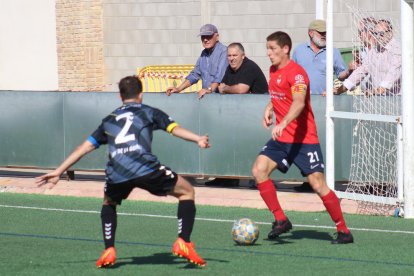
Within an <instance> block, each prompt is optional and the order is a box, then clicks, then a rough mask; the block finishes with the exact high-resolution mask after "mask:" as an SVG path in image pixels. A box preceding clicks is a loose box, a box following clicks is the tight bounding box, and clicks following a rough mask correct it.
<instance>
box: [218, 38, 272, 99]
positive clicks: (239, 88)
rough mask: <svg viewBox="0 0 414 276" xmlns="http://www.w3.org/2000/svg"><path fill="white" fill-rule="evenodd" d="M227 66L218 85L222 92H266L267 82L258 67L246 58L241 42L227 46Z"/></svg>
mask: <svg viewBox="0 0 414 276" xmlns="http://www.w3.org/2000/svg"><path fill="white" fill-rule="evenodd" d="M227 60H228V62H229V66H227V69H226V72H225V73H224V77H223V80H222V81H221V84H220V86H219V91H220V93H222V94H245V93H254V94H263V93H267V92H268V84H267V80H266V77H265V75H264V74H263V72H262V70H261V69H260V67H259V66H258V65H257V64H256V63H255V62H254V61H252V60H250V59H248V58H247V57H246V55H245V53H244V47H243V45H242V44H241V43H238V42H235V43H231V44H230V45H229V46H228V47H227Z"/></svg>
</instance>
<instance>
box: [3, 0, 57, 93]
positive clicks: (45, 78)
mask: <svg viewBox="0 0 414 276" xmlns="http://www.w3.org/2000/svg"><path fill="white" fill-rule="evenodd" d="M55 22H56V20H55V1H54V0H41V1H33V0H1V1H0V90H57V89H58V69H57V52H56V24H55Z"/></svg>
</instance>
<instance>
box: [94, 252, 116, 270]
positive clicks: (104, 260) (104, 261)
mask: <svg viewBox="0 0 414 276" xmlns="http://www.w3.org/2000/svg"><path fill="white" fill-rule="evenodd" d="M115 261H116V250H115V247H109V248H107V249H105V251H104V252H103V253H102V255H101V256H100V257H99V259H98V260H97V261H96V267H97V268H101V267H110V266H112V265H114V264H115Z"/></svg>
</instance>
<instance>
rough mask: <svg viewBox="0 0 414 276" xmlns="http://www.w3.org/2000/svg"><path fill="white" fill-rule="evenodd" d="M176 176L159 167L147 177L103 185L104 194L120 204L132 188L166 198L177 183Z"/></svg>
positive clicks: (169, 170)
mask: <svg viewBox="0 0 414 276" xmlns="http://www.w3.org/2000/svg"><path fill="white" fill-rule="evenodd" d="M177 180H178V175H177V174H176V173H175V172H173V171H172V170H171V169H170V168H168V167H165V166H162V165H161V166H160V167H159V168H158V169H157V170H155V171H154V172H152V173H149V174H147V175H144V176H141V177H138V178H135V179H132V180H129V181H126V182H122V183H116V184H108V183H106V184H105V190H104V193H105V195H106V196H107V197H109V198H110V199H111V201H114V202H116V203H118V204H119V205H120V204H121V202H122V200H123V199H126V198H127V197H128V196H129V194H130V193H131V192H132V190H133V189H134V188H141V189H144V190H146V191H148V192H150V193H151V194H153V195H156V196H166V195H167V194H168V193H170V192H171V191H172V190H173V189H174V187H175V184H176V183H177Z"/></svg>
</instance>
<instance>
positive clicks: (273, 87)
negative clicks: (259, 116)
mask: <svg viewBox="0 0 414 276" xmlns="http://www.w3.org/2000/svg"><path fill="white" fill-rule="evenodd" d="M266 48H267V55H268V57H269V59H270V62H271V63H272V65H271V66H270V79H269V94H270V98H271V100H270V102H269V104H268V105H267V106H266V108H265V111H264V115H263V125H264V127H265V128H269V127H270V126H271V125H272V124H273V113H275V115H276V123H275V125H274V127H273V129H272V138H271V139H270V140H269V141H268V142H267V144H266V145H265V146H264V147H263V149H262V151H261V152H260V153H259V155H258V157H257V159H256V161H255V163H254V164H253V168H252V173H253V176H254V178H255V180H256V183H257V184H256V185H257V187H258V189H259V191H260V195H261V197H262V198H263V200H264V202H265V203H266V205H267V207H268V208H269V210H270V211H271V212H272V213H273V215H274V217H275V222H274V223H273V225H272V230H271V231H270V232H269V234H268V238H269V239H276V238H277V237H278V236H279V235H281V234H283V233H286V232H288V231H289V230H291V229H292V224H291V222H290V221H289V219H288V218H287V217H286V215H285V213H284V212H283V210H282V208H281V206H280V204H279V201H278V198H277V193H276V188H275V185H274V183H273V181H272V180H271V179H270V174H271V173H272V172H273V171H274V170H275V169H278V170H279V171H281V172H282V173H286V172H287V171H288V169H289V167H290V166H291V164H292V163H293V164H295V165H296V166H297V167H298V168H299V169H300V171H301V173H302V175H303V176H306V177H307V179H308V181H309V183H310V185H311V187H312V189H313V190H314V191H315V192H316V193H317V194H318V196H319V197H320V198H321V199H322V202H323V204H324V205H325V207H326V209H327V211H328V213H329V215H330V216H331V218H332V220H333V221H334V222H335V224H336V228H337V237H336V239H334V240H333V241H332V243H333V244H346V243H352V242H353V236H352V234H351V232H350V231H349V229H348V228H347V226H346V223H345V220H344V217H343V215H342V210H341V206H340V203H339V200H338V197H337V196H336V195H335V193H334V192H333V191H332V190H331V189H330V188H329V187H328V185H327V184H326V181H325V175H324V163H323V156H322V151H321V148H320V145H319V140H318V134H317V130H316V124H315V120H314V116H313V112H312V107H311V105H310V89H309V79H308V76H307V74H306V72H305V70H304V69H303V68H302V67H301V66H300V65H298V64H296V63H295V62H294V61H292V60H291V59H290V50H291V48H292V40H291V39H290V37H289V35H288V34H286V33H284V32H275V33H272V34H271V35H269V36H268V37H267V43H266Z"/></svg>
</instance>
